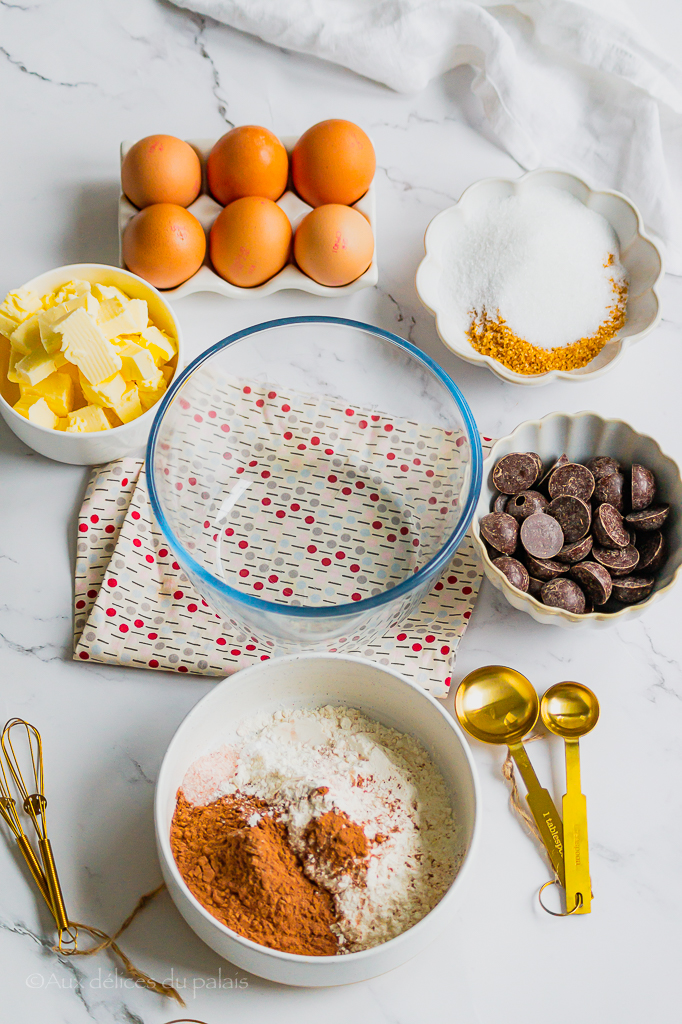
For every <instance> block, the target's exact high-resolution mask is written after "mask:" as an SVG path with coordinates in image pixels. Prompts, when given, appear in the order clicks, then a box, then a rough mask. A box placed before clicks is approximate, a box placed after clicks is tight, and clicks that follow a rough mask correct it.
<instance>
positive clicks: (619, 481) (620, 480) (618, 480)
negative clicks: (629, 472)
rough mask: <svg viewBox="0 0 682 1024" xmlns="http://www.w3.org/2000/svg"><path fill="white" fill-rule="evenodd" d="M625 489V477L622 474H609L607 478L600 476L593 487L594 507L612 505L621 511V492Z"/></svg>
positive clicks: (622, 504) (622, 501)
mask: <svg viewBox="0 0 682 1024" xmlns="http://www.w3.org/2000/svg"><path fill="white" fill-rule="evenodd" d="M624 489H625V477H624V476H623V474H622V473H609V474H608V476H601V477H599V479H598V480H597V482H596V484H595V486H594V494H593V496H592V497H593V500H594V503H595V505H596V506H598V505H603V504H604V503H606V504H607V505H613V507H614V508H615V509H618V511H619V512H622V511H623V508H624V504H625V503H624V500H623V491H624Z"/></svg>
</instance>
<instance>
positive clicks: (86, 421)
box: [66, 405, 110, 434]
mask: <svg viewBox="0 0 682 1024" xmlns="http://www.w3.org/2000/svg"><path fill="white" fill-rule="evenodd" d="M66 421H67V422H66V431H67V433H69V434H80V433H91V432H92V431H94V430H109V429H110V423H109V420H108V419H107V418H106V416H105V415H104V410H103V409H100V407H99V406H98V405H86V406H85V408H84V409H78V410H77V411H76V412H70V413H69V415H68V416H67V417H66Z"/></svg>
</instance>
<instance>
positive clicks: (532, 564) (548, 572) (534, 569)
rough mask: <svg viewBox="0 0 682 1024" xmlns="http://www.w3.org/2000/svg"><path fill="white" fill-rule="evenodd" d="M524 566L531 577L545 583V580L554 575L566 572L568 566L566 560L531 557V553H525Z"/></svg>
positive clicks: (550, 578) (551, 578)
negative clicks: (558, 560)
mask: <svg viewBox="0 0 682 1024" xmlns="http://www.w3.org/2000/svg"><path fill="white" fill-rule="evenodd" d="M526 568H527V569H528V572H529V573H530V575H531V577H533V576H534V577H535V578H536V579H537V580H542V581H543V583H546V582H547V580H553V579H554V577H555V576H561V575H562V574H563V573H565V572H568V570H569V568H570V566H569V565H568V564H567V563H566V562H557V561H555V560H554V559H552V558H533V556H532V555H528V554H527V555H526Z"/></svg>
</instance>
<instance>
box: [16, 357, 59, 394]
mask: <svg viewBox="0 0 682 1024" xmlns="http://www.w3.org/2000/svg"><path fill="white" fill-rule="evenodd" d="M55 369H56V367H55V363H54V359H53V358H52V356H51V355H49V353H47V352H45V350H44V349H42V348H39V349H37V351H35V352H31V353H30V354H29V355H27V356H24V357H23V359H20V360H19V362H18V363H16V365H15V367H14V370H15V372H16V375H17V378H18V380H17V383H18V384H30V385H31V386H34V385H35V384H40V382H41V380H45V378H46V377H49V376H50V374H51V373H54V371H55ZM8 376H9V374H8Z"/></svg>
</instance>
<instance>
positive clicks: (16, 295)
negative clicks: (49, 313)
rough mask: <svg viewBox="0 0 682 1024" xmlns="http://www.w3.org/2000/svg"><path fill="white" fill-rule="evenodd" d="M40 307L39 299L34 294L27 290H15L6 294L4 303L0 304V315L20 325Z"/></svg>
mask: <svg viewBox="0 0 682 1024" xmlns="http://www.w3.org/2000/svg"><path fill="white" fill-rule="evenodd" d="M40 306H41V302H40V298H39V296H38V295H36V293H35V292H32V291H30V290H29V289H28V288H17V289H15V291H13V292H8V293H7V295H6V296H5V299H4V301H3V302H2V303H0V313H2V314H4V315H5V316H8V317H9V318H10V319H11V320H16V322H17V323H18V324H20V323H21V322H22V320H25V319H26V317H27V316H30V315H31V314H32V313H36V312H37V311H38V310H39V309H40Z"/></svg>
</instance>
